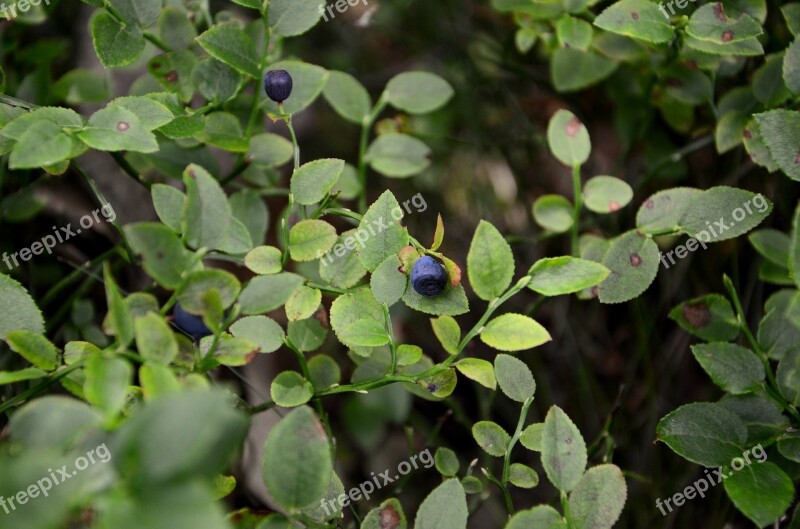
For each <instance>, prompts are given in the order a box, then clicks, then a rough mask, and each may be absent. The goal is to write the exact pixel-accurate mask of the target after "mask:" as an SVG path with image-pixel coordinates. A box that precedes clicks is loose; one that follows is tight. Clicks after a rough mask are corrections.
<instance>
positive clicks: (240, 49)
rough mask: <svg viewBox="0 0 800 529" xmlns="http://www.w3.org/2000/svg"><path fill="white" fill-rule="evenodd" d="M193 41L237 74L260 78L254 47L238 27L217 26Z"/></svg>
mask: <svg viewBox="0 0 800 529" xmlns="http://www.w3.org/2000/svg"><path fill="white" fill-rule="evenodd" d="M195 40H196V42H197V43H198V44H199V45H200V47H202V48H203V49H204V50H206V51H207V52H208V54H209V55H211V56H212V57H214V58H215V59H217V60H220V61H222V62H224V63H225V64H227V65H228V66H230V67H231V68H233V69H234V70H236V71H237V72H240V73H243V74H245V75H248V76H250V77H255V78H256V79H260V78H261V67H260V66H259V58H258V55H257V54H256V48H255V45H254V44H253V41H252V40H250V37H249V36H248V35H247V33H245V32H244V31H242V30H241V29H240V28H239V26H237V25H235V24H219V25H216V26H214V27H212V28H211V29H209V30H208V31H206V32H204V33H203V34H202V35H200V36H199V37H197V39H195Z"/></svg>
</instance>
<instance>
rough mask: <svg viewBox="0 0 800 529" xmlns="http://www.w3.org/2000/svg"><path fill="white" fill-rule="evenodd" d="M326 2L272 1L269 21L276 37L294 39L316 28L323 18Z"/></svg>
mask: <svg viewBox="0 0 800 529" xmlns="http://www.w3.org/2000/svg"><path fill="white" fill-rule="evenodd" d="M323 7H325V2H324V0H272V1H271V2H270V3H269V11H268V12H267V20H269V25H270V26H271V27H272V31H273V32H274V34H275V35H280V36H281V37H294V36H296V35H302V34H303V33H305V32H306V31H308V30H309V29H311V28H312V27H314V26H315V25H316V24H317V22H319V19H320V18H321V17H322V8H323Z"/></svg>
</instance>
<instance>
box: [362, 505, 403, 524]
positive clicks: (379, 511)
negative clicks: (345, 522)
mask: <svg viewBox="0 0 800 529" xmlns="http://www.w3.org/2000/svg"><path fill="white" fill-rule="evenodd" d="M407 527H408V522H407V521H406V515H405V513H404V512H403V506H402V505H400V502H399V501H397V499H395V498H391V499H388V500H386V501H385V502H383V503H381V505H380V507H376V508H374V509H372V510H371V511H369V513H367V516H366V518H364V521H363V522H362V523H361V529H406V528H407Z"/></svg>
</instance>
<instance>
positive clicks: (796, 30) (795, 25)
mask: <svg viewBox="0 0 800 529" xmlns="http://www.w3.org/2000/svg"><path fill="white" fill-rule="evenodd" d="M781 12H782V13H783V17H784V18H785V19H786V26H787V27H788V28H789V31H790V32H791V33H792V35H794V36H795V37H797V36H798V35H800V4H799V3H797V2H791V3H789V4H785V5H783V6H781Z"/></svg>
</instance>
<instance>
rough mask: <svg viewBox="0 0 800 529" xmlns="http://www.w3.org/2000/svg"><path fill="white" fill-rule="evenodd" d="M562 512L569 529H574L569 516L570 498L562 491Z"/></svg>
mask: <svg viewBox="0 0 800 529" xmlns="http://www.w3.org/2000/svg"><path fill="white" fill-rule="evenodd" d="M561 510H562V511H563V514H564V519H565V520H566V521H567V529H573V525H572V520H570V515H569V498H567V493H566V492H564V491H563V490H562V491H561Z"/></svg>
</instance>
